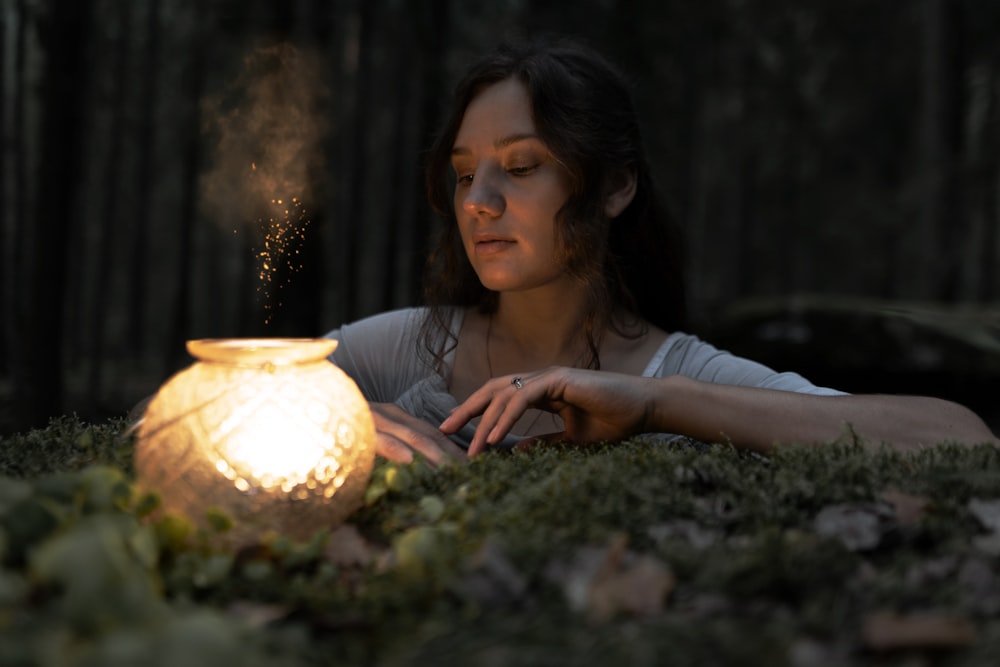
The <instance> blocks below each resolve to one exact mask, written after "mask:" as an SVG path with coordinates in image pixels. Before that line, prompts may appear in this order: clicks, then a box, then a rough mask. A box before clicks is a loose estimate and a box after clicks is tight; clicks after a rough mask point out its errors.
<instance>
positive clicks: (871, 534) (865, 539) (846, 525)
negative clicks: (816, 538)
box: [814, 503, 888, 551]
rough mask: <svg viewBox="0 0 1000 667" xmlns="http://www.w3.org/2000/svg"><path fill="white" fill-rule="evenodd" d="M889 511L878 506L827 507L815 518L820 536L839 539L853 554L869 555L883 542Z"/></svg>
mask: <svg viewBox="0 0 1000 667" xmlns="http://www.w3.org/2000/svg"><path fill="white" fill-rule="evenodd" d="M887 513H888V508H887V507H885V506H884V505H877V504H875V503H844V504H841V505H828V506H827V507H824V508H823V509H822V510H820V512H819V514H817V515H816V519H815V521H814V527H815V530H816V532H817V533H818V534H820V535H825V536H827V537H836V538H838V539H839V540H840V541H841V542H843V543H844V546H846V547H847V548H848V549H850V550H851V551H868V550H870V549H874V548H875V547H877V546H878V545H879V542H881V541H882V534H883V533H884V532H885V527H884V526H883V522H882V520H883V519H884V518H886V514H887Z"/></svg>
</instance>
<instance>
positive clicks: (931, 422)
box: [650, 376, 1000, 451]
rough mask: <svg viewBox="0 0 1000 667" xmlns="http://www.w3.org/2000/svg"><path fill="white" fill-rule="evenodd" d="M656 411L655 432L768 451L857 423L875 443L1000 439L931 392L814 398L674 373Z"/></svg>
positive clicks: (824, 437)
mask: <svg viewBox="0 0 1000 667" xmlns="http://www.w3.org/2000/svg"><path fill="white" fill-rule="evenodd" d="M657 382H659V383H661V385H662V386H661V388H660V391H657V392H656V397H655V399H654V406H653V409H652V410H651V414H652V419H653V422H654V423H653V424H652V426H653V428H651V429H650V430H654V431H665V432H673V433H683V434H685V435H689V436H691V437H693V438H697V439H699V440H704V441H707V442H731V443H732V444H734V445H736V446H739V447H747V448H750V449H754V450H757V451H769V450H771V449H772V448H773V447H775V446H780V445H783V444H793V443H801V444H809V443H818V442H829V441H832V440H835V439H837V438H838V437H840V436H841V435H843V434H844V433H845V431H846V430H847V429H848V428H850V429H851V430H852V431H853V432H854V433H856V434H857V435H858V436H859V437H861V438H862V439H863V440H864V441H866V442H868V443H870V444H876V445H877V444H880V443H887V444H890V445H892V446H894V447H896V448H899V449H911V448H917V447H922V446H927V445H934V444H938V443H941V442H950V441H955V442H961V443H965V444H979V443H983V442H990V443H993V444H1000V442H998V441H997V438H996V436H995V435H994V434H993V433H992V432H990V430H989V428H988V427H987V426H986V424H985V423H984V422H983V420H982V419H980V418H979V417H978V416H977V415H976V414H975V413H973V412H972V411H971V410H969V409H967V408H965V407H963V406H961V405H959V404H957V403H952V402H951V401H946V400H942V399H937V398H930V397H925V396H889V395H852V396H814V395H810V394H799V393H793V392H786V391H777V390H771V389H758V388H750V387H735V386H729V385H719V384H712V383H706V382H699V381H697V380H692V379H689V378H685V377H680V376H674V377H668V378H663V379H661V380H657Z"/></svg>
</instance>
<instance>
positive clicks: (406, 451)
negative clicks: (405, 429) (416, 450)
mask: <svg viewBox="0 0 1000 667" xmlns="http://www.w3.org/2000/svg"><path fill="white" fill-rule="evenodd" d="M375 453H376V454H378V455H379V456H381V457H382V458H385V459H388V460H390V461H393V462H395V463H413V450H412V449H410V448H409V447H407V446H406V445H405V444H403V443H402V442H400V441H399V440H397V439H396V438H394V437H392V436H391V435H389V434H387V433H377V434H376V435H375Z"/></svg>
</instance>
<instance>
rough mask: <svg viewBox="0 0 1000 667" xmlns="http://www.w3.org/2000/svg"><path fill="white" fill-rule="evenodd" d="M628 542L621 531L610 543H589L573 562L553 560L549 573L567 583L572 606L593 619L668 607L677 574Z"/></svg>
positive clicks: (637, 614) (655, 610)
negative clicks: (564, 562)
mask: <svg viewBox="0 0 1000 667" xmlns="http://www.w3.org/2000/svg"><path fill="white" fill-rule="evenodd" d="M627 543H628V537H627V536H626V535H625V534H624V533H619V534H616V535H615V536H613V537H612V539H611V541H610V543H609V544H608V546H606V547H604V548H595V547H583V548H581V549H579V550H577V552H576V554H574V557H573V558H572V559H571V561H570V562H569V564H568V565H566V564H562V563H557V562H553V563H550V564H549V567H548V568H547V569H546V575H547V576H548V578H549V579H550V580H551V581H554V582H556V583H558V584H560V585H561V586H562V589H563V592H564V594H565V596H566V600H567V602H568V604H569V606H570V608H571V609H573V610H574V611H576V612H584V613H586V614H587V616H588V617H589V618H590V619H591V620H593V621H604V620H607V619H609V618H611V617H613V616H614V615H615V614H617V613H622V612H624V613H627V614H631V615H636V616H643V615H649V614H654V613H656V612H658V611H660V610H662V609H663V606H664V605H665V604H666V600H667V597H668V596H669V595H670V593H671V591H673V589H674V586H675V584H676V580H675V578H674V575H673V573H672V572H671V571H670V569H669V568H668V567H667V566H666V565H665V564H663V563H661V562H660V561H659V560H657V559H655V558H653V557H651V556H640V555H638V554H635V553H633V552H630V551H628V550H627V549H626V546H627Z"/></svg>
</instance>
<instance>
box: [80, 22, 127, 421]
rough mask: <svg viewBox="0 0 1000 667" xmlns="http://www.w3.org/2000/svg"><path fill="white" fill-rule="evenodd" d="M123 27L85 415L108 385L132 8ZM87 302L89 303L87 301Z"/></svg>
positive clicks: (92, 312)
mask: <svg viewBox="0 0 1000 667" xmlns="http://www.w3.org/2000/svg"><path fill="white" fill-rule="evenodd" d="M120 20H121V25H120V26H119V31H118V35H117V43H116V44H115V49H114V50H115V55H114V65H113V67H114V72H113V74H112V76H113V83H112V93H111V100H110V103H111V108H112V119H113V120H112V129H111V136H110V137H108V142H109V146H108V157H107V165H106V167H105V172H104V188H105V189H104V202H103V206H102V213H101V215H100V216H99V217H98V219H97V224H99V225H101V229H100V242H99V243H98V245H97V252H98V257H97V258H96V259H97V261H96V266H97V269H96V270H97V276H96V280H95V289H94V299H93V300H92V301H91V302H90V304H89V307H90V309H91V310H90V311H89V313H88V315H89V318H90V336H89V341H90V345H89V346H88V348H89V349H88V350H87V357H86V362H87V364H89V369H88V373H87V384H86V393H85V394H84V399H83V400H84V413H85V414H90V415H93V414H96V413H97V406H98V402H99V400H100V399H101V397H102V394H103V392H102V389H103V384H104V372H103V371H104V366H105V358H104V357H105V352H106V351H107V345H106V342H105V336H106V335H107V327H106V324H107V321H108V319H109V317H110V315H111V312H110V309H111V307H112V305H113V303H112V301H111V299H109V298H108V295H109V292H110V286H111V268H112V266H113V265H114V264H115V259H114V247H113V246H114V238H115V235H116V234H118V233H119V229H120V225H119V218H120V215H121V211H120V208H119V202H120V201H121V192H120V189H121V186H120V180H121V175H122V174H121V165H122V149H123V143H124V140H123V135H124V134H125V132H126V129H125V122H126V117H127V113H126V110H125V89H126V79H127V76H126V74H127V72H128V66H127V63H128V59H129V56H130V53H129V36H130V35H131V32H132V5H128V6H127V7H125V8H123V9H122V13H121V14H120ZM84 303H86V301H85V300H84Z"/></svg>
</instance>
